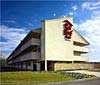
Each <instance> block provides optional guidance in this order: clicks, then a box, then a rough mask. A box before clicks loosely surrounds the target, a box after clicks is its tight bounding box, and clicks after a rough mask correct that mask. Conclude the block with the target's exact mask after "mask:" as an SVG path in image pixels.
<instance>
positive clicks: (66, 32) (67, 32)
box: [63, 19, 73, 40]
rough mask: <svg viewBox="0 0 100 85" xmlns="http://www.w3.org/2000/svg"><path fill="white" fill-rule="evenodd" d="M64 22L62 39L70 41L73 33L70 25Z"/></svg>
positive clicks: (66, 21)
mask: <svg viewBox="0 0 100 85" xmlns="http://www.w3.org/2000/svg"><path fill="white" fill-rule="evenodd" d="M63 22H64V38H65V40H70V39H71V36H72V32H73V28H72V26H73V25H72V24H71V23H70V22H69V21H68V20H67V19H66V20H64V21H63Z"/></svg>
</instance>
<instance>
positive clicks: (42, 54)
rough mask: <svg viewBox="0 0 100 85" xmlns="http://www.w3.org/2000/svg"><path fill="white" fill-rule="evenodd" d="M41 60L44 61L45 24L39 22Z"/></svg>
mask: <svg viewBox="0 0 100 85" xmlns="http://www.w3.org/2000/svg"><path fill="white" fill-rule="evenodd" d="M41 24H42V29H41V60H45V23H44V22H41Z"/></svg>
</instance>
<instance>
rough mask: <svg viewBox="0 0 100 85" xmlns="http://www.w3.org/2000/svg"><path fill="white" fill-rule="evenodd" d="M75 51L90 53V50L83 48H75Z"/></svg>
mask: <svg viewBox="0 0 100 85" xmlns="http://www.w3.org/2000/svg"><path fill="white" fill-rule="evenodd" d="M73 50H74V51H79V52H89V49H88V48H86V47H82V46H73Z"/></svg>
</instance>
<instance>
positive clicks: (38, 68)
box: [37, 62, 40, 71]
mask: <svg viewBox="0 0 100 85" xmlns="http://www.w3.org/2000/svg"><path fill="white" fill-rule="evenodd" d="M37 71H40V63H39V62H37Z"/></svg>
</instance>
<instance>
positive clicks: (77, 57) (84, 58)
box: [73, 55, 89, 61]
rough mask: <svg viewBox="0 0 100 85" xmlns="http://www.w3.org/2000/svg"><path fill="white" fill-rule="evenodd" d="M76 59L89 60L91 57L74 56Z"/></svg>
mask: <svg viewBox="0 0 100 85" xmlns="http://www.w3.org/2000/svg"><path fill="white" fill-rule="evenodd" d="M73 60H74V61H89V58H88V57H87V56H76V55H75V56H74V57H73Z"/></svg>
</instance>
